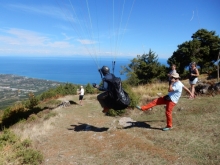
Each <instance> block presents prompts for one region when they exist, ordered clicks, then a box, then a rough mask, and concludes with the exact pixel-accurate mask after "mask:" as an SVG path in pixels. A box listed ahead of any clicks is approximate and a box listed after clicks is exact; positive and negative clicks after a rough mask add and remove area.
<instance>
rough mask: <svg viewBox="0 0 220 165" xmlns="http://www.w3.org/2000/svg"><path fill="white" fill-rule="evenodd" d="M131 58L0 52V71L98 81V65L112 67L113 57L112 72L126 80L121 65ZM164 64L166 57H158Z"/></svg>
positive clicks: (66, 80) (80, 81)
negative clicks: (94, 57) (1, 53)
mask: <svg viewBox="0 0 220 165" xmlns="http://www.w3.org/2000/svg"><path fill="white" fill-rule="evenodd" d="M132 59H133V58H132V57H131V58H117V59H111V58H102V59H93V58H89V57H63V56H58V57H29V56H28V57H27V56H0V74H13V75H18V76H25V77H29V78H37V79H44V80H51V81H56V82H63V83H73V84H79V85H86V84H88V83H90V84H92V83H100V82H101V75H100V73H99V71H98V70H99V69H100V68H101V67H102V66H104V65H105V66H108V67H109V68H110V69H111V72H113V70H112V63H113V62H114V61H115V68H114V74H115V76H118V77H121V79H122V80H126V78H127V77H126V75H125V74H123V75H121V74H120V71H121V70H122V68H121V66H126V65H128V64H130V63H131V60H132ZM158 61H159V62H160V63H161V64H164V65H167V63H166V61H167V60H166V59H159V60H158Z"/></svg>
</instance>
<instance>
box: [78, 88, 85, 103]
mask: <svg viewBox="0 0 220 165" xmlns="http://www.w3.org/2000/svg"><path fill="white" fill-rule="evenodd" d="M84 93H85V91H84V88H83V86H80V91H79V104H80V105H81V106H82V100H83V97H84Z"/></svg>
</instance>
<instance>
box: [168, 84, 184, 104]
mask: <svg viewBox="0 0 220 165" xmlns="http://www.w3.org/2000/svg"><path fill="white" fill-rule="evenodd" d="M183 87H184V85H183V83H182V82H181V81H177V82H175V83H174V84H173V85H172V88H173V91H172V92H169V93H168V95H169V96H170V99H171V100H172V102H174V103H177V102H178V101H179V99H180V97H181V94H182V90H183Z"/></svg>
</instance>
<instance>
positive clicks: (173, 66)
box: [167, 64, 177, 85]
mask: <svg viewBox="0 0 220 165" xmlns="http://www.w3.org/2000/svg"><path fill="white" fill-rule="evenodd" d="M174 73H177V72H176V65H175V64H173V65H171V71H170V72H169V73H168V74H167V76H168V77H169V85H170V84H171V75H172V74H174Z"/></svg>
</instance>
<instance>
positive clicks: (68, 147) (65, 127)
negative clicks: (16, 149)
mask: <svg viewBox="0 0 220 165" xmlns="http://www.w3.org/2000/svg"><path fill="white" fill-rule="evenodd" d="M84 98H85V100H83V105H82V106H80V105H78V104H77V103H78V96H66V97H64V98H62V100H63V101H66V100H67V101H71V103H72V104H71V105H70V106H68V107H59V108H56V109H54V110H53V111H55V112H57V113H58V116H57V117H55V120H53V121H52V122H51V123H48V124H49V125H50V127H49V126H48V127H42V129H45V130H44V133H42V134H39V135H37V136H35V138H32V141H34V145H35V147H36V148H37V149H38V150H40V151H41V152H42V153H43V155H44V161H43V163H42V165H122V164H123V165H151V164H152V165H155V164H178V165H179V164H184V165H185V164H203V163H201V162H202V161H200V158H197V157H196V156H197V154H195V155H193V154H192V153H196V152H197V150H196V148H198V146H197V143H196V142H197V141H198V140H199V142H200V138H199V137H200V133H199V132H198V134H195V131H196V130H197V127H195V129H194V130H193V128H192V131H190V130H188V131H186V130H184V123H186V122H187V121H186V120H187V118H186V115H185V116H183V117H185V118H183V120H181V119H182V117H181V119H180V116H179V114H177V113H182V111H178V109H179V108H180V107H178V106H177V107H176V112H174V114H173V118H174V123H175V127H174V128H173V130H171V131H162V130H161V128H162V127H164V126H165V125H166V119H165V114H164V113H161V111H164V107H160V108H158V109H153V110H152V111H149V112H141V111H139V110H137V109H134V110H129V111H128V112H127V113H126V114H125V115H124V116H121V117H109V116H106V115H105V114H103V113H102V108H101V107H100V105H99V103H98V101H97V100H96V99H95V97H94V96H89V95H86V96H85V97H84ZM187 101H188V100H187ZM182 105H184V102H183V103H182ZM181 115H183V114H181ZM218 115H219V112H218ZM184 120H185V121H184ZM201 122H204V121H201ZM216 123H217V121H216ZM39 124H40V123H39ZM198 124H199V123H198ZM214 127H216V128H217V127H218V125H217V124H215V125H214ZM32 131H33V132H32V133H33V134H34V133H36V131H40V130H33V129H32ZM34 131H35V132H34ZM208 134H209V135H210V134H211V133H210V132H209V133H208ZM217 135H218V136H219V131H218V132H217ZM201 136H206V135H201ZM207 136H208V135H207ZM197 137H198V138H197ZM216 138H217V137H216ZM218 141H219V140H218ZM215 143H216V142H215ZM192 144H195V146H194V145H192ZM200 144H201V142H200ZM213 146H216V144H213ZM211 147H212V146H211ZM217 148H218V147H217ZM207 149H208V148H206V149H205V151H207ZM212 149H213V147H212ZM205 151H204V152H205ZM199 152H203V150H202V151H201V150H200V151H199ZM207 152H208V151H207ZM210 152H212V151H210ZM204 155H206V153H205V154H204ZM199 156H200V155H198V157H199ZM201 156H202V157H204V156H203V155H201ZM205 159H209V158H205ZM214 159H219V157H215V158H214ZM207 162H210V161H209V160H204V164H206V163H207ZM215 162H217V161H216V160H215V161H214V163H212V162H211V164H215Z"/></svg>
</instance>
